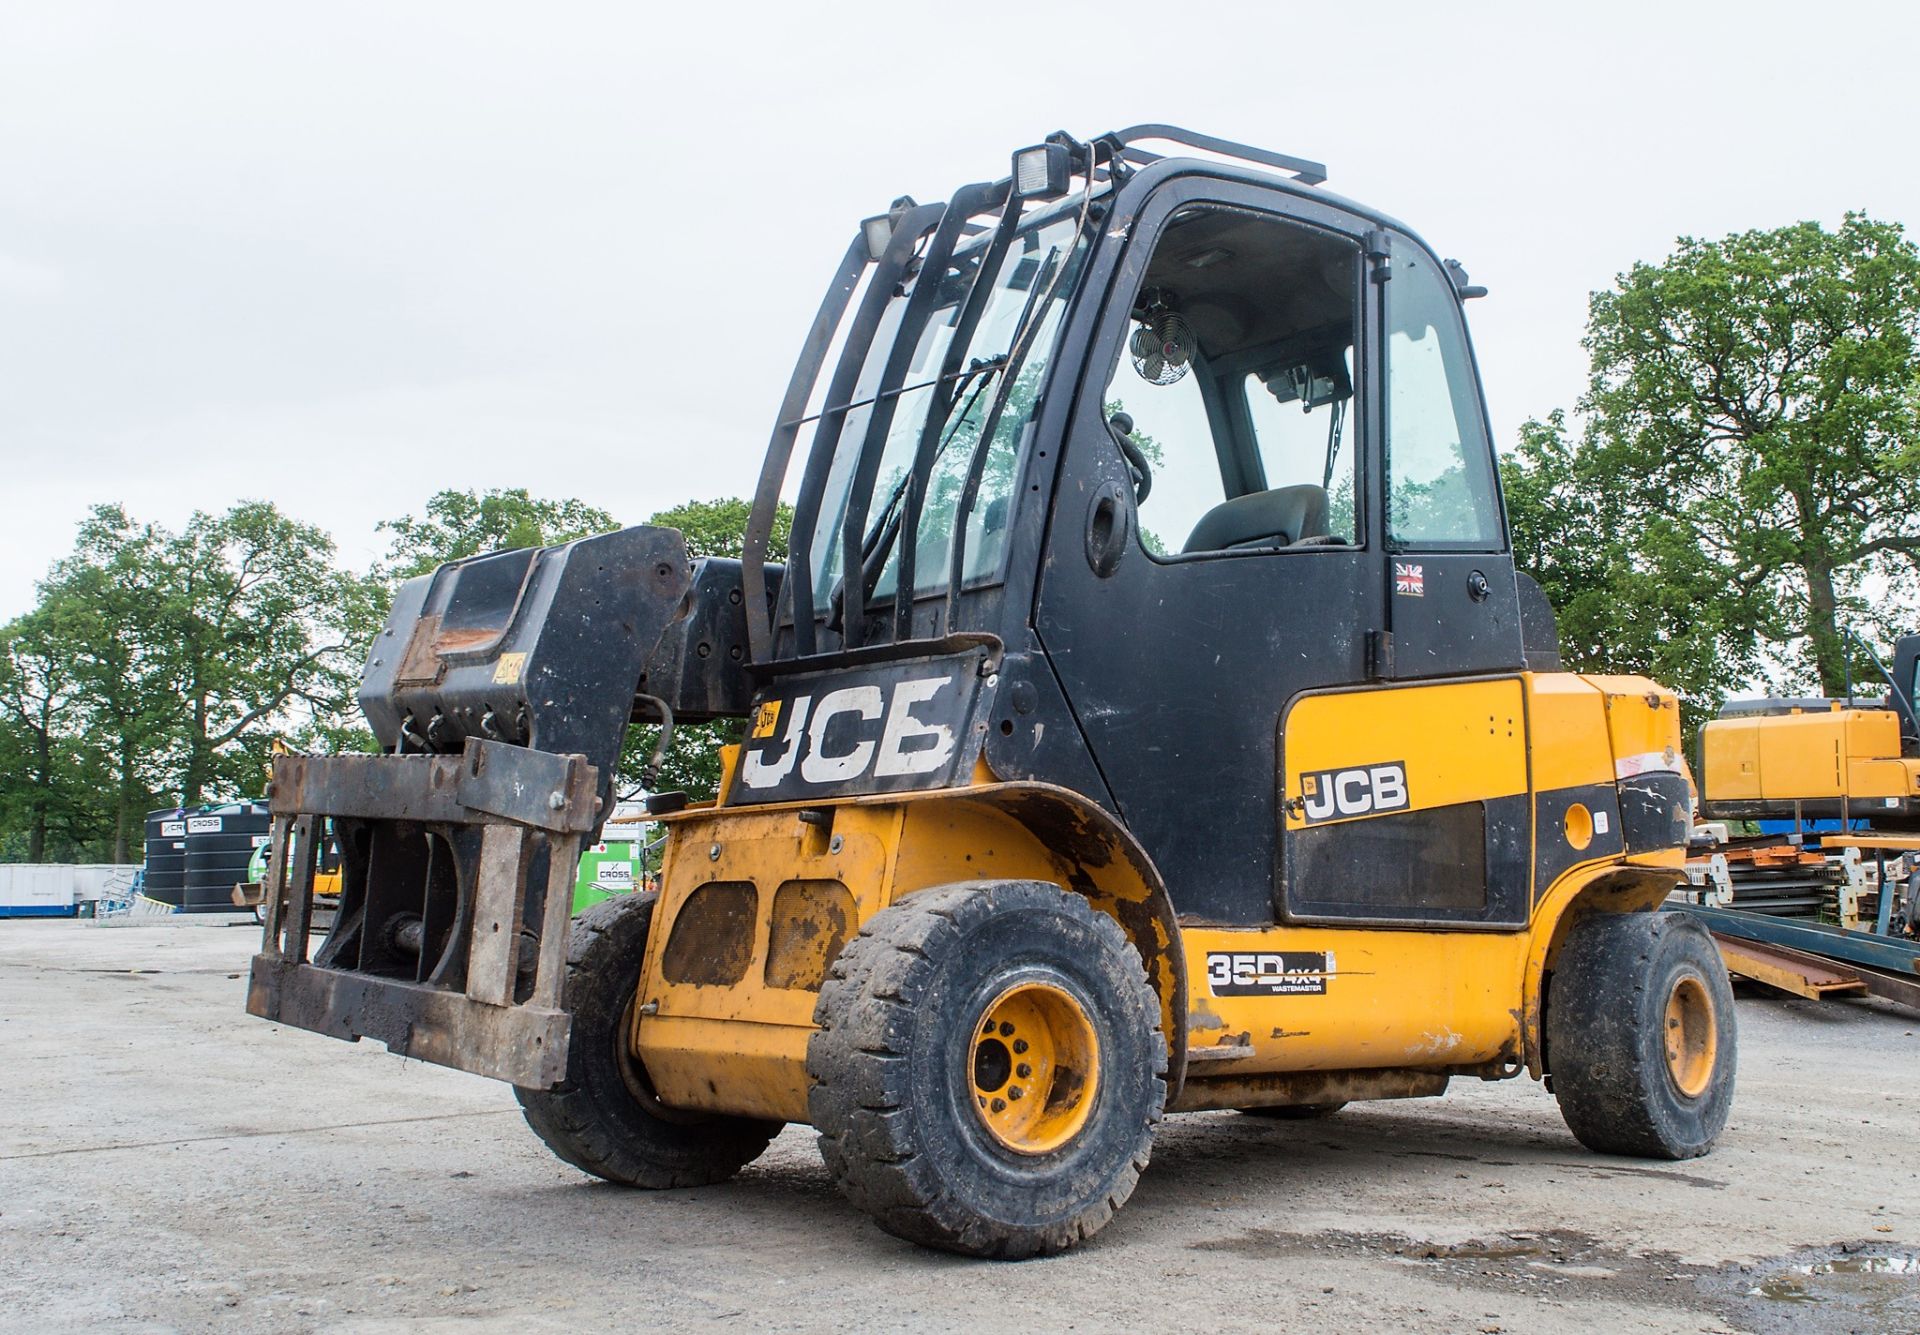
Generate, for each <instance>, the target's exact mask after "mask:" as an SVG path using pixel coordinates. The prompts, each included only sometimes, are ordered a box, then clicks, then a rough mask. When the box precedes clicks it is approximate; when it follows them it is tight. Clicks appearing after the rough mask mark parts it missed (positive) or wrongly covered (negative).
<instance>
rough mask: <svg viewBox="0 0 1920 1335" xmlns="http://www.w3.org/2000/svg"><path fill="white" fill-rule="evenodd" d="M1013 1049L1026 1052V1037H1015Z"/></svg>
mask: <svg viewBox="0 0 1920 1335" xmlns="http://www.w3.org/2000/svg"><path fill="white" fill-rule="evenodd" d="M1013 1050H1014V1051H1015V1052H1025V1051H1026V1050H1027V1040H1026V1039H1024V1038H1016V1039H1014V1040H1013Z"/></svg>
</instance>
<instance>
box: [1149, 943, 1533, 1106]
mask: <svg viewBox="0 0 1920 1335" xmlns="http://www.w3.org/2000/svg"><path fill="white" fill-rule="evenodd" d="M1182 937H1183V942H1184V945H1185V947H1186V951H1187V976H1188V977H1189V978H1191V979H1192V980H1193V987H1192V991H1193V1000H1192V1002H1191V1003H1190V1007H1191V1008H1190V1010H1189V1011H1188V1022H1189V1024H1190V1026H1191V1027H1190V1030H1189V1035H1188V1039H1187V1051H1188V1054H1189V1061H1190V1062H1191V1065H1190V1066H1189V1068H1188V1069H1189V1072H1190V1078H1206V1077H1211V1076H1215V1075H1222V1076H1224V1075H1244V1074H1248V1073H1250V1072H1266V1071H1346V1070H1365V1069H1368V1068H1370V1067H1382V1066H1393V1067H1406V1066H1480V1065H1484V1064H1487V1063H1493V1062H1505V1063H1511V1064H1516V1065H1517V1064H1518V1063H1519V1061H1520V1052H1521V1014H1520V1006H1519V997H1520V992H1521V976H1522V973H1523V971H1524V969H1525V967H1526V960H1527V947H1528V944H1529V941H1528V937H1527V935H1526V933H1524V932H1500V933H1492V932H1409V931H1385V930H1380V929H1377V928H1376V929H1368V928H1326V927H1307V926H1302V927H1271V928H1201V927H1190V928H1188V929H1187V930H1186V931H1185V932H1184V933H1182ZM1282 952H1285V953H1296V952H1299V953H1311V954H1316V955H1318V954H1322V953H1324V954H1325V955H1326V956H1327V959H1328V963H1329V968H1328V970H1327V972H1326V974H1325V976H1324V978H1322V979H1319V980H1318V981H1319V982H1320V983H1321V984H1322V985H1324V987H1325V991H1324V992H1314V993H1304V994H1301V995H1294V996H1271V997H1244V996H1215V995H1214V994H1213V989H1212V979H1211V978H1210V976H1209V973H1210V971H1209V969H1208V965H1207V961H1208V958H1209V956H1215V957H1220V956H1226V955H1231V956H1235V957H1237V956H1238V955H1241V954H1248V953H1252V954H1255V955H1256V956H1257V955H1258V954H1259V953H1275V954H1277V953H1282ZM1209 1048H1213V1049H1230V1050H1233V1051H1236V1052H1241V1053H1244V1054H1245V1055H1243V1056H1238V1057H1230V1058H1226V1059H1224V1060H1210V1059H1209V1054H1208V1049H1209Z"/></svg>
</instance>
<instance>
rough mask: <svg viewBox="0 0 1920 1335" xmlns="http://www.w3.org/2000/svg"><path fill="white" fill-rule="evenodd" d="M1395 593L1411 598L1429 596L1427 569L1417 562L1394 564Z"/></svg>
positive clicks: (1397, 562)
mask: <svg viewBox="0 0 1920 1335" xmlns="http://www.w3.org/2000/svg"><path fill="white" fill-rule="evenodd" d="M1393 591H1394V592H1395V593H1399V594H1405V595H1406V596H1407V597H1409V598H1424V597H1426V596H1427V568H1426V567H1425V566H1423V565H1421V564H1419V563H1418V562H1417V561H1395V562H1394V563H1393Z"/></svg>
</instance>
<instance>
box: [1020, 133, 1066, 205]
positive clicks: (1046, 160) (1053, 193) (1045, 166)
mask: <svg viewBox="0 0 1920 1335" xmlns="http://www.w3.org/2000/svg"><path fill="white" fill-rule="evenodd" d="M1072 171H1073V160H1072V155H1071V154H1070V153H1069V152H1068V150H1067V146H1066V145H1065V144H1054V143H1046V144H1035V145H1034V146H1033V147H1032V148H1023V149H1021V150H1020V151H1019V152H1017V153H1015V154H1014V155H1013V193H1014V194H1016V195H1018V196H1019V197H1020V198H1021V199H1058V198H1059V197H1060V196H1061V195H1064V194H1066V193H1067V179H1068V177H1069V176H1070V175H1071V174H1072Z"/></svg>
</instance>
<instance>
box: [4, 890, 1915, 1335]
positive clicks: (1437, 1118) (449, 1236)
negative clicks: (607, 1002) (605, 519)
mask: <svg viewBox="0 0 1920 1335" xmlns="http://www.w3.org/2000/svg"><path fill="white" fill-rule="evenodd" d="M256 943H257V934H256V932H255V931H254V930H251V929H249V928H245V927H241V926H237V925H225V924H223V923H222V922H220V921H218V920H215V921H208V920H205V919H198V920H172V921H169V920H160V921H157V922H153V923H150V924H147V925H137V924H136V925H117V924H102V925H95V924H90V923H80V922H0V1329H5V1330H20V1331H35V1332H39V1331H49V1330H70V1329H81V1328H85V1329H88V1330H110V1331H148V1330H155V1331H157V1330H201V1329H223V1330H224V1329H232V1330H254V1329H259V1330H275V1331H280V1330H323V1331H338V1332H377V1331H398V1330H407V1331H447V1332H468V1331H491V1330H501V1331H506V1330H513V1331H531V1332H537V1331H549V1330H551V1331H571V1330H579V1329H599V1328H614V1327H619V1328H629V1329H631V1328H643V1329H649V1330H695V1331H697V1330H721V1329H727V1330H740V1329H751V1330H769V1331H841V1330H896V1329H914V1330H929V1331H949V1330H951V1331H982V1330H989V1331H990V1330H1000V1329H1011V1328H1014V1327H1016V1326H1017V1327H1020V1328H1022V1329H1026V1330H1085V1331H1097V1330H1121V1329H1126V1330H1132V1329H1138V1328H1141V1327H1143V1326H1145V1325H1147V1324H1149V1323H1154V1324H1161V1323H1166V1324H1171V1325H1174V1326H1177V1327H1179V1328H1184V1329H1193V1330H1202V1331H1211V1330H1252V1329H1258V1328H1267V1329H1272V1328H1299V1327H1305V1328H1308V1329H1324V1330H1340V1331H1343V1330H1360V1329H1381V1330H1410V1331H1467V1332H1483V1333H1484V1332H1495V1331H1500V1332H1519V1331H1564V1330H1568V1329H1574V1328H1580V1329H1584V1330H1587V1331H1727V1330H1737V1331H1776V1330H1779V1331H1787V1330H1791V1331H1795V1332H1808V1333H1809V1335H1817V1332H1823V1331H1856V1330H1858V1331H1915V1330H1920V1273H1916V1271H1917V1270H1920V1265H1917V1264H1916V1256H1920V1153H1916V1151H1920V1140H1916V1133H1917V1132H1920V1017H1915V1016H1913V1015H1912V1014H1910V1013H1906V1012H1902V1011H1899V1010H1897V1009H1895V1008H1893V1007H1890V1006H1886V1005H1884V1004H1882V1003H1878V1002H1829V1003H1826V1004H1816V1003H1813V1002H1802V1001H1795V1000H1782V999H1778V998H1776V997H1773V996H1763V995H1761V994H1759V993H1757V992H1755V993H1746V994H1743V995H1742V1000H1741V1003H1740V1031H1741V1032H1740V1042H1741V1065H1740V1077H1739V1095H1738V1098H1737V1100H1736V1103H1735V1107H1734V1113H1733V1122H1732V1125H1731V1126H1730V1127H1729V1128H1728V1130H1727V1133H1726V1136H1725V1137H1724V1139H1723V1140H1722V1142H1721V1144H1720V1147H1719V1149H1718V1150H1717V1151H1716V1152H1715V1153H1714V1154H1713V1155H1711V1156H1710V1157H1708V1158H1705V1159H1698V1160H1694V1161H1691V1162H1688V1163H1683V1164H1657V1163H1644V1162H1638V1161H1632V1160H1617V1159H1606V1158H1601V1157H1599V1156H1596V1155H1592V1154H1589V1153H1587V1152H1586V1151H1585V1150H1584V1149H1582V1148H1581V1147H1580V1146H1579V1145H1578V1144H1577V1143H1576V1142H1575V1141H1574V1140H1573V1138H1572V1137H1571V1136H1570V1135H1569V1134H1568V1133H1567V1131H1566V1129H1565V1127H1564V1126H1563V1125H1562V1123H1561V1121H1560V1117H1559V1114H1558V1112H1557V1111H1556V1109H1555V1107H1554V1103H1553V1100H1552V1098H1551V1097H1550V1096H1548V1095H1547V1094H1546V1093H1544V1092H1543V1091H1542V1090H1541V1089H1540V1087H1539V1086H1538V1085H1535V1084H1533V1083H1532V1082H1530V1081H1526V1080H1518V1081H1508V1082H1505V1083H1502V1084H1480V1083H1478V1082H1465V1083H1461V1082H1456V1084H1455V1087H1454V1090H1453V1092H1452V1093H1450V1094H1449V1095H1448V1096H1447V1097H1445V1098H1443V1099H1429V1100H1417V1101H1409V1102H1402V1103H1379V1104H1370V1105H1356V1106H1354V1107H1352V1108H1349V1109H1348V1110H1347V1111H1346V1112H1344V1113H1342V1114H1341V1115H1340V1116H1338V1117H1336V1118H1333V1119H1330V1120H1328V1121H1324V1122H1317V1123H1314V1122H1308V1123H1286V1122H1270V1121H1267V1120H1264V1119H1258V1118H1249V1117H1241V1116H1238V1115H1235V1114H1231V1113H1209V1114H1195V1115H1189V1116H1185V1117H1176V1118H1173V1119H1171V1120H1170V1121H1169V1122H1168V1123H1167V1124H1166V1125H1165V1127H1164V1128H1163V1130H1162V1132H1161V1135H1160V1137H1159V1140H1158V1142H1157V1144H1156V1147H1155V1150H1154V1159H1153V1167H1152V1169H1151V1170H1150V1171H1149V1172H1148V1174H1147V1175H1146V1177H1145V1178H1144V1179H1143V1180H1142V1182H1141V1184H1140V1187H1139V1190H1138V1191H1137V1192H1136V1193H1135V1194H1134V1197H1133V1200H1132V1202H1131V1203H1130V1204H1129V1205H1128V1207H1127V1208H1126V1209H1125V1210H1124V1211H1122V1212H1121V1214H1120V1216H1119V1217H1118V1218H1117V1219H1115V1221H1114V1222H1113V1223H1112V1224H1111V1225H1110V1226H1109V1227H1108V1228H1107V1229H1106V1230H1105V1232H1103V1233H1102V1234H1100V1236H1099V1237H1097V1238H1095V1239H1094V1241H1093V1242H1091V1243H1090V1244H1088V1245H1087V1246H1085V1247H1083V1248H1081V1249H1080V1250H1078V1251H1076V1252H1072V1253H1069V1254H1068V1255H1065V1256H1062V1257H1056V1258H1053V1259H1049V1260H1044V1261H1033V1262H1027V1263H1024V1264H1018V1265H1002V1264H994V1263H983V1262H973V1261H966V1260H962V1259H959V1258H955V1257H950V1256H943V1255H936V1254H932V1253H927V1252H922V1251H918V1250H916V1249H914V1248H912V1247H909V1246H907V1245H905V1244H903V1243H900V1242H897V1241H895V1240H894V1239H892V1238H889V1237H887V1236H886V1235H885V1234H882V1233H880V1232H879V1231H878V1230H877V1229H875V1228H873V1227H872V1226H871V1225H870V1224H868V1223H867V1222H866V1220H865V1219H864V1218H863V1217H862V1216H861V1215H859V1214H857V1213H856V1212H854V1211H853V1210H852V1209H851V1208H850V1207H848V1206H847V1205H846V1204H845V1203H844V1202H843V1201H842V1200H841V1199H840V1198H839V1196H838V1195H837V1194H836V1193H835V1192H834V1190H833V1188H832V1187H831V1185H830V1184H829V1183H828V1181H827V1179H826V1177H825V1174H824V1172H823V1170H822V1169H821V1167H820V1162H819V1159H818V1156H817V1155H816V1153H815V1150H814V1146H813V1139H812V1136H811V1133H809V1132H807V1131H806V1130H805V1129H804V1128H798V1127H794V1128H789V1129H788V1130H787V1131H786V1132H785V1133H784V1134H783V1135H782V1136H780V1138H779V1139H778V1140H776V1141H775V1142H774V1144H773V1147H772V1149H771V1150H770V1151H769V1152H768V1154H767V1155H766V1156H765V1157H764V1158H763V1159H762V1160H760V1161H759V1162H758V1163H756V1164H754V1165H753V1166H751V1167H749V1168H748V1169H747V1170H746V1171H745V1172H744V1173H743V1174H741V1176H740V1177H739V1178H738V1179H737V1180H736V1181H734V1182H733V1183H730V1184H728V1185H726V1186H724V1187H713V1188H705V1189H702V1190H698V1191H689V1192H676V1193H664V1194H649V1193H640V1192H632V1191H626V1190H622V1189H619V1188H615V1187H609V1186H606V1185H604V1184H601V1183H597V1182H594V1181H591V1180H589V1179H587V1178H585V1177H583V1176H582V1175H580V1174H579V1173H577V1172H575V1171H574V1170H572V1169H570V1168H568V1167H567V1166H566V1165H564V1164H562V1163H560V1162H559V1161H558V1160H556V1159H554V1158H552V1157H551V1156H549V1155H548V1153H547V1152H546V1150H545V1149H544V1148H543V1147H542V1146H541V1145H540V1144H539V1142H538V1141H536V1140H535V1139H534V1138H533V1136H532V1134H531V1133H530V1132H529V1131H528V1130H527V1129H526V1127H525V1126H524V1124H523V1123H522V1122H521V1120H520V1117H519V1113H518V1111H517V1109H516V1106H515V1104H514V1101H513V1095H512V1093H511V1091H509V1090H508V1089H507V1088H505V1087H504V1086H500V1085H496V1084H493V1083H491V1082H489V1081H485V1080H482V1079H479V1078H478V1077H473V1076H466V1075H461V1074H458V1073H456V1072H451V1071H444V1070H440V1069H438V1068H436V1067H432V1066H426V1065H422V1064H420V1063H416V1062H410V1061H403V1060H401V1059H400V1058H397V1057H393V1056H390V1055H388V1054H386V1053H385V1052H383V1051H382V1050H380V1049H379V1048H378V1047H377V1046H375V1045H372V1044H365V1043H363V1044H358V1045H348V1044H343V1043H337V1042H334V1041H331V1040H328V1039H324V1038H320V1037H318V1036H315V1035H312V1034H306V1033H302V1032H299V1031H297V1030H290V1029H284V1028H281V1027H279V1026H276V1025H270V1024H267V1023H264V1022H262V1021H259V1020H255V1019H252V1018H251V1017H249V1016H247V1015H246V1014H245V1013H244V1011H243V1010H242V1003H243V995H244V981H243V974H244V971H245V968H246V964H247V959H248V957H249V956H250V955H251V954H252V952H253V950H254V948H255V946H256Z"/></svg>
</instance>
